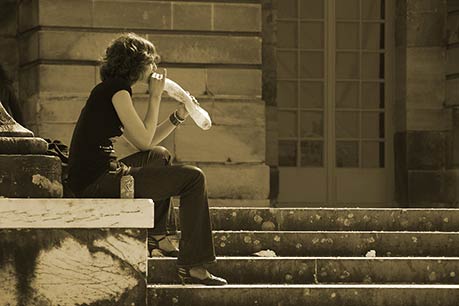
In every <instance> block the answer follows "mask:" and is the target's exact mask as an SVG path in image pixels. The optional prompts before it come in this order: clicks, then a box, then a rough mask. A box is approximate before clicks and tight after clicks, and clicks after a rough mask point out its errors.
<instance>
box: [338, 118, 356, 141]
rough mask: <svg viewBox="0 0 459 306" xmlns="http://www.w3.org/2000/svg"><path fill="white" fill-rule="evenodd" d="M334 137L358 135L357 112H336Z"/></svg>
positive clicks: (354, 136)
mask: <svg viewBox="0 0 459 306" xmlns="http://www.w3.org/2000/svg"><path fill="white" fill-rule="evenodd" d="M335 133H336V138H358V137H359V113H357V112H336V131H335Z"/></svg>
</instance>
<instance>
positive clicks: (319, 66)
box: [300, 51, 324, 78]
mask: <svg viewBox="0 0 459 306" xmlns="http://www.w3.org/2000/svg"><path fill="white" fill-rule="evenodd" d="M300 62H301V67H300V77H301V78H322V77H323V75H324V73H323V71H324V57H323V52H307V51H303V52H301V58H300Z"/></svg>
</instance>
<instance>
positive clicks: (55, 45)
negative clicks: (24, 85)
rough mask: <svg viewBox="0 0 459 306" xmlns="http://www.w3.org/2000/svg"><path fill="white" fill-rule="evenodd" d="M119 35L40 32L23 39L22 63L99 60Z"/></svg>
mask: <svg viewBox="0 0 459 306" xmlns="http://www.w3.org/2000/svg"><path fill="white" fill-rule="evenodd" d="M117 36H118V34H117V33H95V32H77V31H75V32H71V31H38V32H34V33H33V34H31V35H27V36H26V37H24V38H22V39H21V41H22V43H23V45H24V48H27V49H26V50H25V52H22V54H21V63H22V64H25V63H28V62H31V61H35V60H38V59H49V60H59V59H62V60H90V61H95V60H98V59H99V58H100V57H101V56H102V55H103V53H104V52H105V49H106V48H107V45H108V44H109V42H110V41H111V40H112V39H114V38H116V37H117Z"/></svg>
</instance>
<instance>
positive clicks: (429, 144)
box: [0, 0, 459, 207]
mask: <svg viewBox="0 0 459 306" xmlns="http://www.w3.org/2000/svg"><path fill="white" fill-rule="evenodd" d="M1 6H2V7H1V9H0V14H1V15H2V16H0V17H1V18H0V60H1V62H2V64H4V66H5V67H6V69H7V70H8V72H9V73H10V75H11V76H12V78H13V79H14V81H15V85H16V88H17V90H18V95H19V96H20V99H21V103H22V106H23V110H24V112H25V117H26V121H27V126H28V127H29V128H31V129H32V130H33V131H34V132H35V133H36V134H37V135H38V136H41V137H45V138H52V139H61V140H63V141H64V142H67V143H69V142H70V137H71V133H72V131H73V127H74V124H75V121H76V119H77V117H78V114H79V112H80V110H81V107H82V105H83V104H84V102H85V99H86V97H87V95H88V93H89V91H90V90H91V88H92V87H93V86H94V85H95V84H97V83H98V82H99V79H98V68H97V60H98V59H99V58H100V56H101V55H102V54H103V51H104V50H105V47H106V45H107V44H108V42H109V41H110V40H111V39H113V38H114V37H115V36H116V35H117V33H119V32H124V31H134V32H136V33H138V34H141V35H144V36H145V37H146V38H148V39H150V40H151V41H153V42H154V43H155V44H156V45H157V47H158V50H159V52H160V53H161V55H162V59H163V63H162V65H163V66H164V67H166V68H168V74H169V77H170V78H172V79H174V80H176V81H178V82H179V83H181V84H182V85H183V86H184V87H185V88H186V89H187V90H189V91H190V92H191V93H192V94H194V95H195V96H196V97H197V98H198V99H199V100H200V101H201V103H202V105H203V106H204V107H205V108H206V109H208V111H209V112H210V114H211V116H212V118H213V121H214V126H213V128H212V129H211V130H209V131H206V132H204V131H201V130H199V129H198V128H197V127H195V126H194V125H193V124H192V122H188V123H187V124H186V126H183V127H180V128H179V129H177V131H176V132H175V133H174V134H173V135H171V137H169V138H168V139H166V141H165V142H164V145H165V146H166V147H168V148H169V149H170V150H171V151H172V152H173V153H174V156H175V159H176V162H186V163H194V164H197V165H198V166H200V167H202V168H203V170H204V171H205V172H206V174H207V177H208V181H209V195H210V197H211V198H212V202H211V205H235V206H269V205H271V206H278V207H282V206H317V205H320V206H331V207H336V206H378V207H384V206H403V207H405V206H407V207H416V206H456V203H457V199H458V198H459V192H458V186H459V172H458V170H457V167H458V166H459V135H458V133H459V130H458V129H459V121H458V120H459V116H458V114H457V112H456V108H455V107H456V105H457V104H458V103H459V30H458V29H459V1H457V0H448V1H446V0H420V1H415V0H399V1H396V0H262V1H260V0H258V1H256V0H246V1H244V0H238V1H219V0H218V1H217V0H214V1H140V0H139V1H128V0H123V1H119V0H118V1H113V0H112V1H110V0H104V1H102V0H100V1H98V0H79V1H77V0H59V1H51V0H22V1H16V0H6V1H2V3H1ZM134 92H135V94H134V100H135V105H136V107H137V108H138V109H139V111H140V112H141V113H142V112H144V109H145V106H146V104H145V102H146V88H145V87H142V86H137V87H136V88H134ZM174 107H176V103H175V102H174V101H172V100H171V99H168V98H165V99H164V103H163V107H162V108H161V115H160V116H162V117H165V116H167V114H168V113H170V112H171V111H172V110H173V109H174ZM118 151H119V153H120V154H128V153H129V146H128V145H127V144H126V143H123V142H122V141H120V143H119V150H118Z"/></svg>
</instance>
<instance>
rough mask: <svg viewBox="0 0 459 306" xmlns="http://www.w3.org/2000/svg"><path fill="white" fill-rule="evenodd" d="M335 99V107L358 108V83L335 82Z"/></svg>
mask: <svg viewBox="0 0 459 306" xmlns="http://www.w3.org/2000/svg"><path fill="white" fill-rule="evenodd" d="M335 99H336V107H337V108H358V107H359V83H358V82H336V93H335Z"/></svg>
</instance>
